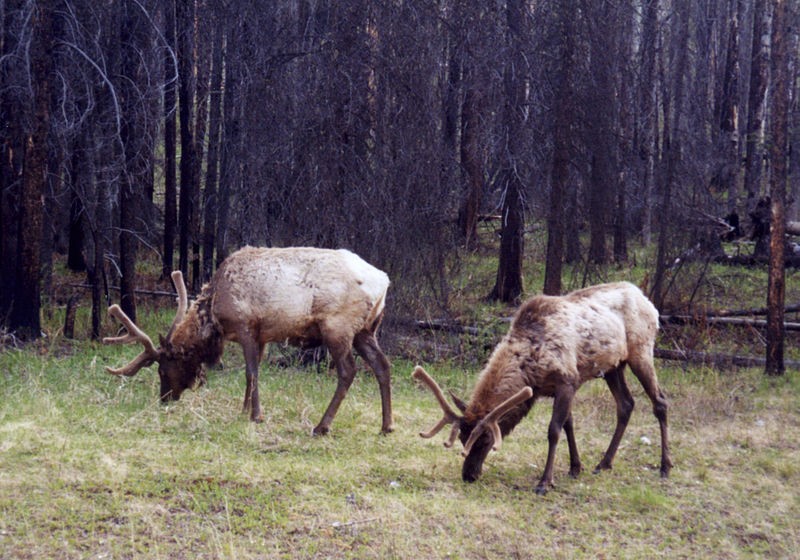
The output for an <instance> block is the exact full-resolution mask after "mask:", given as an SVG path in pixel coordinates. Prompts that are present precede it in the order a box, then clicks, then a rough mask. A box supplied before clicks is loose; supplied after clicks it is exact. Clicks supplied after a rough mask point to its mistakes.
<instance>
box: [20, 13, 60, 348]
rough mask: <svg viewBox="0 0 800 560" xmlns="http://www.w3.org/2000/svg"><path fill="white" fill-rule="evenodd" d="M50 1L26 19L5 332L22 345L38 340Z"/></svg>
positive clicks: (47, 102)
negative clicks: (21, 154)
mask: <svg viewBox="0 0 800 560" xmlns="http://www.w3.org/2000/svg"><path fill="white" fill-rule="evenodd" d="M55 4H56V2H55V1H54V0H44V1H42V2H38V3H37V4H36V6H35V7H33V14H32V17H31V25H32V29H31V44H30V49H29V56H30V59H29V65H30V72H31V82H32V84H33V87H34V98H33V100H32V106H31V113H32V114H31V117H32V119H31V122H32V126H31V129H30V130H29V131H28V132H27V133H26V135H25V164H24V167H23V170H22V195H21V201H20V202H21V204H20V211H21V212H20V216H19V235H18V239H17V242H18V248H17V281H16V286H15V287H16V291H15V294H14V304H13V308H12V310H11V317H10V321H9V328H10V329H11V330H12V331H14V332H16V333H17V336H19V337H20V338H23V339H32V338H37V337H39V336H41V323H40V318H39V311H40V305H41V299H40V297H41V295H40V286H41V284H40V273H39V266H40V250H41V244H42V234H43V230H42V228H43V221H44V220H43V218H44V208H43V207H42V198H43V196H44V192H45V184H46V182H47V140H48V136H49V130H50V123H49V121H50V84H51V82H52V81H53V77H52V72H53V68H52V58H51V56H50V52H51V51H52V49H53V24H54V17H55V10H56V5H55Z"/></svg>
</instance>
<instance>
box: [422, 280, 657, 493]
mask: <svg viewBox="0 0 800 560" xmlns="http://www.w3.org/2000/svg"><path fill="white" fill-rule="evenodd" d="M657 330H658V312H657V311H656V309H655V307H653V304H652V303H650V301H649V300H648V299H647V298H646V297H645V296H644V294H642V292H641V291H640V290H639V288H637V287H636V286H634V285H633V284H630V283H627V282H618V283H612V284H601V285H598V286H593V287H589V288H585V289H582V290H578V291H575V292H572V293H570V294H567V295H565V296H560V297H558V296H543V295H541V296H535V297H533V298H531V299H529V300H528V301H527V302H525V303H524V304H523V305H522V306H521V307H520V308H519V310H518V311H517V313H516V316H515V317H514V320H513V322H512V324H511V328H510V330H509V332H508V334H507V335H506V336H505V337H504V338H503V340H502V341H501V342H500V343H499V344H498V345H497V347H496V348H495V349H494V351H493V352H492V355H491V357H490V358H489V362H488V363H487V365H486V367H485V368H484V369H483V372H482V373H481V374H480V377H479V378H478V382H477V385H476V387H475V390H474V392H473V394H472V398H471V400H470V402H469V403H468V404H466V403H464V402H463V401H461V400H459V399H458V398H457V397H456V396H455V395H452V393H451V396H452V397H453V401H454V402H455V404H456V406H457V407H458V408H459V410H460V411H461V413H462V414H458V413H457V412H455V411H454V410H453V409H452V408H451V407H450V405H449V404H448V403H447V401H446V400H445V398H444V395H443V394H442V391H441V389H440V388H439V386H438V385H437V384H436V382H435V381H434V380H433V379H432V378H431V377H430V376H429V375H428V374H427V373H426V372H425V370H424V369H422V367H420V366H417V367H416V369H415V370H414V372H413V376H414V378H415V379H417V380H419V381H421V382H423V383H424V384H425V385H426V386H427V387H428V388H429V389H430V390H431V391H432V392H433V394H434V396H435V397H436V399H437V400H438V401H439V405H440V406H441V407H442V409H443V410H444V417H443V418H442V419H441V420H440V421H439V423H438V424H436V426H434V427H433V428H432V429H431V430H430V431H428V432H423V433H420V436H422V437H424V438H430V437H433V436H434V435H435V434H436V433H438V432H439V431H440V430H441V429H442V428H443V427H444V426H446V425H447V424H452V425H453V426H452V430H451V432H450V437H449V438H448V439H447V441H445V446H446V447H450V446H452V445H453V442H454V441H455V438H456V436H457V435H458V436H459V438H460V439H461V442H462V444H463V445H464V450H463V452H462V455H463V456H464V457H465V460H464V465H463V468H462V471H461V476H462V478H463V479H464V480H465V481H467V482H473V481H475V480H477V479H478V477H479V476H480V474H481V469H482V467H483V462H484V460H485V459H486V456H487V455H488V454H489V450H490V449H498V448H499V447H500V444H501V441H502V438H503V436H506V435H508V434H509V433H510V432H511V430H513V429H514V427H515V426H516V425H517V424H518V423H519V422H520V421H521V420H522V418H524V417H525V415H526V414H528V412H529V411H530V409H531V407H532V406H533V403H534V401H535V400H536V398H538V397H553V398H554V403H553V415H552V418H551V420H550V426H549V429H548V433H547V439H548V444H549V447H548V451H547V463H546V464H545V468H544V473H543V474H542V478H541V479H540V480H539V483H538V485H537V486H536V493H537V494H544V493H546V492H547V490H548V488H549V487H550V486H552V484H553V461H554V458H555V450H556V445H557V444H558V440H559V436H560V433H561V429H562V428H563V429H564V431H565V432H566V435H567V443H568V445H569V455H570V475H572V476H573V477H575V476H577V475H578V474H579V473H580V471H581V462H580V458H579V456H578V448H577V445H576V444H575V435H574V432H573V425H572V399H573V397H574V396H575V393H576V392H577V390H578V388H580V386H581V385H582V384H583V383H585V382H586V381H589V380H591V379H595V378H598V377H602V378H604V379H605V380H606V383H607V384H608V387H609V389H611V393H612V394H613V395H614V399H615V401H616V405H617V426H616V430H615V431H614V435H613V437H612V438H611V443H610V444H609V446H608V450H606V453H605V456H604V457H603V459H602V460H601V461H600V463H599V464H598V465H597V467H596V469H595V472H599V471H600V470H604V469H610V468H611V463H612V461H613V460H614V455H615V454H616V452H617V447H618V446H619V443H620V440H621V439H622V435H623V433H624V432H625V428H626V426H627V424H628V420H629V418H630V416H631V413H632V412H633V406H634V401H633V397H632V396H631V393H630V391H629V390H628V386H627V385H626V383H625V375H624V369H625V365H626V364H627V365H629V366H630V367H631V370H633V373H634V375H636V377H637V378H638V379H639V381H640V382H641V384H642V386H643V387H644V390H645V392H646V393H647V395H648V396H649V397H650V400H651V401H652V403H653V412H654V414H655V416H656V418H657V419H658V422H659V425H660V428H661V476H662V478H666V477H667V476H668V475H669V471H670V469H671V468H672V461H671V460H670V456H669V437H668V433H667V401H666V399H665V397H664V395H663V393H662V392H661V389H659V386H658V379H657V378H656V370H655V367H654V366H653V346H654V344H655V337H656V331H657Z"/></svg>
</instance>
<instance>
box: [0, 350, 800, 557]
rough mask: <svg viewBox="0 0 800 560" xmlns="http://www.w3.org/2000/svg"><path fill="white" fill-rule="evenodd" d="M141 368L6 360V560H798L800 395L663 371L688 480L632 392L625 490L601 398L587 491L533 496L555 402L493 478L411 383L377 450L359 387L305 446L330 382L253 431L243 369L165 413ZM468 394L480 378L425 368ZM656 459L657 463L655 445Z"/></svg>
mask: <svg viewBox="0 0 800 560" xmlns="http://www.w3.org/2000/svg"><path fill="white" fill-rule="evenodd" d="M125 351H126V350H125V349H109V348H107V347H101V346H95V345H92V344H79V345H76V346H75V347H74V348H72V349H71V351H70V352H63V351H60V352H59V353H58V355H53V353H51V352H49V351H48V350H47V349H45V350H44V351H40V349H37V348H31V349H28V350H24V351H17V350H13V351H7V352H5V353H3V354H0V372H2V373H0V393H2V394H3V395H4V398H3V399H2V401H0V557H2V558H42V557H59V558H193V559H194V558H237V559H239V558H244V559H246V558H265V557H266V558H381V559H385V558H452V559H457V558H469V559H472V558H498V557H502V558H581V557H585V558H642V557H647V558H658V557H663V558H675V557H678V558H694V557H698V558H699V557H717V558H750V557H761V556H765V555H769V556H770V557H775V558H788V557H791V556H792V554H794V553H795V551H796V550H798V549H800V536H798V535H800V522H798V519H800V498H798V495H799V494H798V492H797V488H798V487H800V469H799V468H798V467H797V465H800V444H799V443H798V442H800V405H799V403H800V399H798V396H800V390H799V389H798V388H799V387H800V382H798V377H797V373H795V372H791V373H789V374H788V375H787V376H786V377H785V378H783V379H776V380H769V379H765V378H764V377H763V376H762V375H761V373H760V372H758V371H752V370H741V371H738V372H735V373H730V374H724V375H723V374H717V373H715V372H713V371H711V370H704V369H690V370H682V369H677V368H669V367H666V366H665V365H664V364H658V365H659V375H660V378H661V381H662V385H663V387H664V389H665V391H666V392H667V393H668V395H669V397H670V400H671V405H672V406H671V409H670V427H671V434H672V450H673V460H674V462H675V469H674V470H673V471H672V475H671V478H670V479H668V480H666V481H662V480H661V479H660V478H659V473H658V461H659V448H658V443H659V442H658V423H657V421H656V420H655V418H654V417H653V415H652V413H651V411H650V403H649V400H648V399H647V398H646V396H645V395H644V394H643V392H642V391H641V389H640V388H639V387H638V383H637V382H636V380H635V379H633V378H632V376H629V385H630V387H631V389H632V391H633V393H634V396H635V398H636V401H637V409H636V411H635V412H634V415H633V418H632V420H631V424H630V426H629V428H628V432H627V433H626V435H625V438H624V439H623V442H622V445H621V447H620V450H619V452H618V454H617V458H616V461H615V465H614V469H613V470H612V471H610V472H604V473H602V474H600V475H593V474H591V469H592V468H593V467H594V465H595V464H596V463H597V461H599V459H600V457H601V456H602V453H603V452H604V450H605V447H606V446H607V445H608V441H609V439H610V437H611V433H612V431H613V427H614V418H615V411H614V404H613V399H612V398H611V395H610V393H609V392H608V390H607V388H606V387H605V384H604V383H602V382H600V381H598V382H595V383H590V384H588V385H587V386H586V387H584V388H583V389H582V390H581V392H579V394H578V397H577V400H576V403H575V410H574V416H575V422H576V437H577V440H578V445H579V448H580V451H581V456H582V459H583V462H584V473H583V474H582V475H581V476H580V477H579V478H578V479H576V480H573V479H572V478H570V477H569V475H568V474H567V470H568V464H567V449H566V445H565V443H564V442H562V445H560V446H559V452H558V457H557V463H556V472H555V477H556V478H555V482H556V488H555V489H554V490H552V491H551V492H550V493H549V494H548V495H546V496H544V497H539V496H536V495H534V494H533V488H534V487H535V484H536V481H537V480H538V478H539V476H540V475H541V470H542V468H543V464H544V460H545V457H546V448H547V443H546V426H547V422H548V421H549V417H550V412H551V402H549V401H541V402H538V403H537V404H536V405H535V406H534V408H533V411H532V413H531V414H530V416H529V417H528V418H526V419H525V420H524V421H523V422H522V423H521V424H520V425H519V427H518V428H517V430H515V432H514V433H513V434H512V436H511V437H510V438H508V439H507V441H506V442H505V443H504V445H503V447H502V449H501V450H500V452H498V453H493V454H492V455H491V456H490V457H489V459H488V460H487V463H486V470H485V474H484V476H483V478H481V480H480V481H479V482H477V483H475V484H465V483H463V482H461V479H460V472H461V457H460V455H459V453H458V451H457V450H446V449H444V448H443V447H442V445H441V441H442V439H443V437H444V436H441V437H437V438H434V439H433V440H422V439H420V438H419V436H418V435H417V432H418V431H419V430H420V429H425V428H427V427H429V426H430V424H431V422H432V421H433V420H435V419H437V418H438V417H439V412H438V406H437V405H436V403H435V402H433V400H432V399H431V398H430V395H429V393H428V392H427V391H425V390H423V389H420V388H419V387H417V386H416V385H415V384H413V383H412V381H411V379H410V372H411V369H412V368H411V366H412V364H408V363H404V362H402V361H397V362H396V363H395V365H394V404H395V414H396V418H395V423H396V425H397V430H396V432H395V433H393V434H391V435H389V436H381V435H379V433H378V432H379V428H380V399H379V397H378V389H377V383H375V381H374V379H372V378H371V377H370V376H368V375H365V374H360V375H359V376H358V378H357V379H356V382H355V384H354V386H353V388H352V389H351V392H350V394H349V395H348V397H347V399H345V401H344V403H343V404H342V408H341V410H340V412H339V414H338V416H337V417H336V420H335V422H334V424H333V431H332V434H331V435H330V436H329V437H324V438H313V437H311V436H310V433H311V428H312V427H313V425H314V422H315V421H316V420H317V419H318V418H319V416H320V415H321V413H322V411H323V410H324V408H325V406H326V404H327V402H328V400H329V398H330V395H331V394H332V392H333V388H334V386H335V378H334V377H331V376H329V375H327V374H326V373H324V372H321V373H318V372H317V371H315V370H313V369H305V370H303V369H296V368H289V369H279V368H275V367H272V366H267V367H264V368H262V375H261V392H262V396H263V397H262V398H263V401H264V402H263V405H264V408H265V415H266V418H267V420H266V422H265V423H263V424H258V425H257V424H253V423H251V422H249V421H247V419H246V418H245V417H243V416H242V415H241V414H240V412H239V410H240V407H241V397H242V394H243V384H244V379H243V374H242V369H241V363H240V362H241V358H240V356H239V352H238V349H234V348H231V349H229V350H228V354H226V364H227V366H226V368H225V369H224V370H222V371H214V372H211V373H210V375H209V385H208V386H207V387H204V388H202V389H199V390H197V391H194V392H189V393H187V394H186V395H185V398H182V399H181V401H180V402H178V403H176V404H173V405H170V406H168V407H165V406H162V405H160V404H159V403H158V399H157V392H158V382H157V376H156V375H155V373H154V372H153V371H148V370H145V371H143V372H141V373H140V374H139V376H137V377H136V378H133V379H130V380H124V381H123V380H119V379H116V378H111V376H108V375H106V374H105V373H103V371H102V366H104V365H106V364H108V363H111V364H114V363H119V362H121V361H123V360H124V358H123V356H122V355H121V353H123V352H125ZM430 369H431V371H432V372H435V374H436V376H437V378H439V379H440V380H441V381H442V383H443V384H444V385H446V386H447V387H453V388H455V389H456V390H457V391H459V392H462V393H463V392H464V391H466V390H467V389H468V388H470V387H471V385H472V380H473V379H474V376H475V373H476V371H477V369H478V368H477V367H475V368H472V369H471V370H470V371H464V370H462V369H460V368H456V367H453V366H451V365H447V364H431V365H430ZM648 440H649V443H648Z"/></svg>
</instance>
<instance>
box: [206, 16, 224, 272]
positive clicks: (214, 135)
mask: <svg viewBox="0 0 800 560" xmlns="http://www.w3.org/2000/svg"><path fill="white" fill-rule="evenodd" d="M222 39H223V34H222V26H221V25H216V26H215V27H214V43H213V47H212V48H213V55H212V62H211V64H212V69H211V93H210V95H209V105H210V107H209V123H208V124H209V126H208V156H207V158H206V162H207V164H206V185H205V190H204V191H203V280H204V281H207V280H208V279H209V278H211V274H212V273H213V271H214V245H215V238H216V227H217V184H218V181H219V175H218V168H219V142H220V123H221V121H222V118H221V117H222V60H223V56H222V55H223V51H222V47H223V45H222Z"/></svg>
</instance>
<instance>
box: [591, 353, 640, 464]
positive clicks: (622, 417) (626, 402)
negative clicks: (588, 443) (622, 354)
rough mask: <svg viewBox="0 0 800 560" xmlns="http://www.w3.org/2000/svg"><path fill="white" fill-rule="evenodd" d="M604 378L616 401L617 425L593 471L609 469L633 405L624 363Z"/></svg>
mask: <svg viewBox="0 0 800 560" xmlns="http://www.w3.org/2000/svg"><path fill="white" fill-rule="evenodd" d="M605 380H606V384H607V385H608V388H609V389H610V390H611V394H612V395H614V401H616V403H617V426H616V428H615V429H614V435H613V436H612V437H611V442H610V443H609V444H608V449H607V450H606V454H605V455H604V456H603V459H602V460H601V461H600V463H598V465H597V466H596V467H595V469H594V472H595V473H598V472H600V471H603V470H609V469H611V464H612V463H613V462H614V456H615V455H616V454H617V449H618V448H619V443H620V441H622V436H623V434H624V433H625V428H627V427H628V421H629V420H630V418H631V414H632V413H633V407H634V400H633V395H631V392H630V390H629V389H628V385H627V384H626V383H625V364H624V363H622V364H620V365H619V366H617V367H616V368H614V369H613V370H611V371H610V372H608V373H606V375H605Z"/></svg>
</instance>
